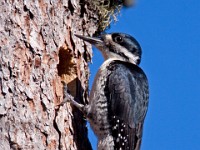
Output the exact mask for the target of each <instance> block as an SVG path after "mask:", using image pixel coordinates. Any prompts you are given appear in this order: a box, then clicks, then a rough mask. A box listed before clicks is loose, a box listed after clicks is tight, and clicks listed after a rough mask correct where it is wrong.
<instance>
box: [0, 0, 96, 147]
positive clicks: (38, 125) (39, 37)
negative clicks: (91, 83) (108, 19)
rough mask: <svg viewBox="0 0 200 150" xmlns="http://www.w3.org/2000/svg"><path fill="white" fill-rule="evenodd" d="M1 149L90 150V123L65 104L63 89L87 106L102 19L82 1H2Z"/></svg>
mask: <svg viewBox="0 0 200 150" xmlns="http://www.w3.org/2000/svg"><path fill="white" fill-rule="evenodd" d="M0 10H1V13H0V149H1V150H9V149H16V150H18V149H26V150H28V149H38V150H43V149H52V150H56V149H67V150H69V149H78V150H84V149H85V150H90V149H91V145H90V143H89V141H88V139H87V128H86V124H85V123H86V122H85V120H84V119H83V116H82V114H81V113H80V112H79V111H78V110H76V109H72V108H71V105H70V104H68V103H67V104H65V105H64V106H61V107H56V105H57V104H59V103H60V102H62V100H63V90H62V87H63V86H62V83H61V81H64V82H66V83H67V84H68V87H69V90H70V91H71V94H72V95H74V96H76V97H78V99H79V100H80V101H82V102H87V91H88V74H89V71H88V64H87V62H88V61H89V60H90V58H91V46H90V45H86V43H83V42H82V41H81V40H79V39H78V38H76V37H75V36H74V35H73V33H78V34H84V35H88V34H89V35H92V34H93V33H94V32H95V31H96V30H97V24H96V20H97V16H96V15H95V13H94V12H91V11H90V10H89V9H88V7H87V4H85V3H84V1H81V0H80V1H79V0H50V1H49V0H1V2H0Z"/></svg>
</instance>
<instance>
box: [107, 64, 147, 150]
mask: <svg viewBox="0 0 200 150" xmlns="http://www.w3.org/2000/svg"><path fill="white" fill-rule="evenodd" d="M110 70H111V74H110V75H109V78H108V81H107V84H108V89H106V90H108V91H109V92H108V94H109V95H108V97H109V98H108V102H109V103H110V105H109V107H110V109H109V110H110V111H109V113H110V114H109V116H110V120H111V124H112V134H113V137H114V140H115V149H119V148H120V147H121V148H122V149H126V150H133V149H134V150H135V149H137V148H138V149H139V146H140V143H141V137H142V127H143V121H144V118H145V115H146V111H147V105H148V83H147V78H146V76H145V74H144V72H143V71H142V70H141V69H140V68H139V67H137V66H135V65H130V64H128V65H127V64H125V63H124V64H123V63H121V64H119V62H118V63H115V64H113V65H112V67H111V69H110Z"/></svg>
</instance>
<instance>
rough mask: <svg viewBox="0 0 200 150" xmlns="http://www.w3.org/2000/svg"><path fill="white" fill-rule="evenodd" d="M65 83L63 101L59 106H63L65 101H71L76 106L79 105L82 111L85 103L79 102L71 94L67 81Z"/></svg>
mask: <svg viewBox="0 0 200 150" xmlns="http://www.w3.org/2000/svg"><path fill="white" fill-rule="evenodd" d="M62 83H63V95H64V97H63V101H62V102H61V103H60V104H58V106H63V105H64V104H65V103H67V102H69V103H71V104H72V105H74V106H75V107H77V108H78V109H79V110H80V111H83V108H84V105H83V104H79V103H78V102H77V101H76V100H75V98H74V97H73V96H72V95H71V94H70V92H69V90H68V87H67V84H66V83H65V82H62Z"/></svg>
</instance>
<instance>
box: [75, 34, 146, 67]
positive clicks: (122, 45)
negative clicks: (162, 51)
mask: <svg viewBox="0 0 200 150" xmlns="http://www.w3.org/2000/svg"><path fill="white" fill-rule="evenodd" d="M75 36H77V37H79V38H81V39H83V40H84V41H87V42H89V43H90V44H92V45H94V46H95V47H97V48H98V49H99V50H100V51H101V52H102V54H103V57H104V59H110V58H111V59H116V60H122V61H126V62H130V63H133V64H136V65H138V64H139V63H140V60H141V54H142V50H141V47H140V45H139V43H138V42H137V41H136V40H135V38H133V37H132V36H130V35H128V34H124V33H111V34H103V35H101V36H99V37H87V36H82V35H77V34H75Z"/></svg>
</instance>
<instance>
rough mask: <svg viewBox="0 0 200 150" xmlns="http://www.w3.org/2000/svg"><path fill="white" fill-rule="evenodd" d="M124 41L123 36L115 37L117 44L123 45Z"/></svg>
mask: <svg viewBox="0 0 200 150" xmlns="http://www.w3.org/2000/svg"><path fill="white" fill-rule="evenodd" d="M122 41H123V39H122V37H121V36H116V37H115V42H117V43H121V42H122Z"/></svg>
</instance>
